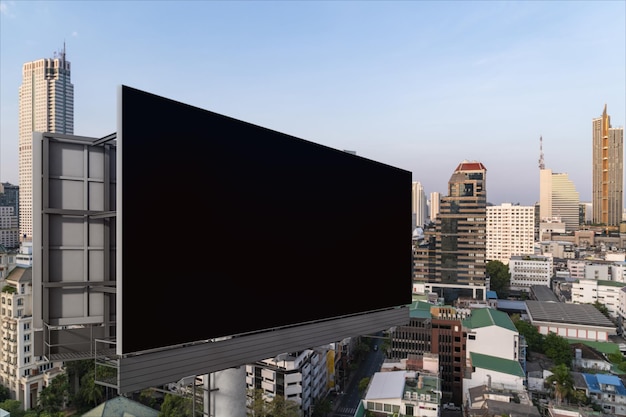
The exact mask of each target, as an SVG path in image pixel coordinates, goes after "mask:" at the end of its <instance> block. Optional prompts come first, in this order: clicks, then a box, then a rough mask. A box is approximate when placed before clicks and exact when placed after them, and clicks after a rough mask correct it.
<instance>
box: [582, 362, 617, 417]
mask: <svg viewBox="0 0 626 417" xmlns="http://www.w3.org/2000/svg"><path fill="white" fill-rule="evenodd" d="M581 375H582V377H583V380H584V384H582V386H575V387H574V388H575V389H577V390H578V389H582V390H584V392H585V394H586V395H587V397H589V398H590V399H591V401H593V402H594V403H595V404H598V405H599V406H601V407H602V411H603V413H604V414H606V415H611V416H616V417H618V416H626V388H625V387H624V383H623V382H622V380H621V379H620V378H619V377H618V376H617V375H607V374H596V373H582V374H581ZM578 380H579V379H578V378H575V379H574V381H578Z"/></svg>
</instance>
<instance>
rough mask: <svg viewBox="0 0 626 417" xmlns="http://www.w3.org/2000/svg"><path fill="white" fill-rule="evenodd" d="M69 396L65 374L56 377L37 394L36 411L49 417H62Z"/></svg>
mask: <svg viewBox="0 0 626 417" xmlns="http://www.w3.org/2000/svg"><path fill="white" fill-rule="evenodd" d="M68 396H69V383H68V381H67V375H66V374H65V373H63V374H60V375H57V376H56V377H55V378H54V379H53V380H52V381H51V382H50V383H49V384H48V386H46V387H44V388H43V389H42V390H41V393H40V394H39V399H38V404H37V405H38V410H39V411H40V412H41V413H44V414H47V415H49V416H51V417H54V416H57V415H62V414H63V413H61V410H63V408H64V406H65V404H66V403H67V399H68Z"/></svg>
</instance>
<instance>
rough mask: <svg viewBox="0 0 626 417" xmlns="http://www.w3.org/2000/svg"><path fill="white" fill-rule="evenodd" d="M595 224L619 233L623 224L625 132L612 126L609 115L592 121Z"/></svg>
mask: <svg viewBox="0 0 626 417" xmlns="http://www.w3.org/2000/svg"><path fill="white" fill-rule="evenodd" d="M592 127H593V152H592V158H593V160H592V169H593V176H592V190H591V193H592V204H593V223H595V224H600V225H603V226H606V227H607V228H608V229H610V230H617V229H618V227H619V224H620V223H621V221H622V211H623V205H624V203H623V198H624V128H623V127H620V128H614V127H612V126H611V116H609V115H608V114H607V112H606V104H605V105H604V111H603V112H602V116H600V117H598V118H595V119H593V120H592Z"/></svg>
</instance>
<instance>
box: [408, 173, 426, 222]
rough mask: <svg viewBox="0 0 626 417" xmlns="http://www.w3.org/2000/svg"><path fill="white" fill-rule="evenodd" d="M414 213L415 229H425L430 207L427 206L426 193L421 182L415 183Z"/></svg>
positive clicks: (412, 194)
mask: <svg viewBox="0 0 626 417" xmlns="http://www.w3.org/2000/svg"><path fill="white" fill-rule="evenodd" d="M411 198H412V203H411V206H412V211H413V228H414V229H415V228H416V227H424V224H425V223H426V219H427V218H428V205H427V204H426V193H424V186H423V185H422V183H420V182H419V181H413V190H412V193H411Z"/></svg>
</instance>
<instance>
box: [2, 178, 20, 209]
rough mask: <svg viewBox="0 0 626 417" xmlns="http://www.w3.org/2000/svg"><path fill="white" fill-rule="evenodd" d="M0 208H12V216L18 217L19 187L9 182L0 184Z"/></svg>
mask: <svg viewBox="0 0 626 417" xmlns="http://www.w3.org/2000/svg"><path fill="white" fill-rule="evenodd" d="M0 207H13V214H15V215H16V216H18V217H19V212H20V187H18V186H17V185H13V184H11V183H9V182H3V183H0Z"/></svg>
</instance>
